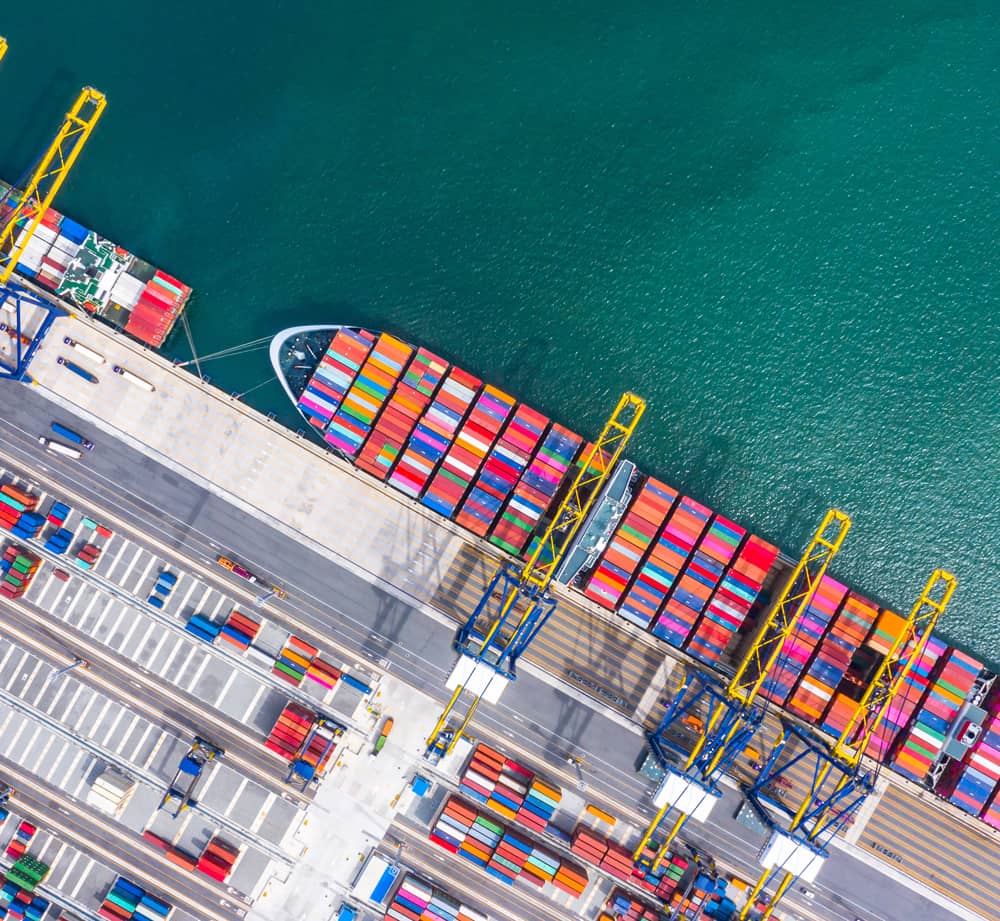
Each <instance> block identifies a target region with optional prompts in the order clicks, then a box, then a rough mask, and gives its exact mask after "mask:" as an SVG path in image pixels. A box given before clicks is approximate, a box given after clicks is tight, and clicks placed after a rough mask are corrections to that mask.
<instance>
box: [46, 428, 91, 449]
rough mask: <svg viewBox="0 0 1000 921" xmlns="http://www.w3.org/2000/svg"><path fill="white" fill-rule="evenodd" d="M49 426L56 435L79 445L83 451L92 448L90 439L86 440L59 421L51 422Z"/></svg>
mask: <svg viewBox="0 0 1000 921" xmlns="http://www.w3.org/2000/svg"><path fill="white" fill-rule="evenodd" d="M51 428H52V431H53V432H55V433H56V434H57V435H59V436H61V437H62V438H65V439H66V440H67V441H72V442H73V444H78V445H80V447H81V448H83V449H84V450H85V451H92V450H93V449H94V443H93V442H92V441H87V439H86V438H84V437H83V435H80V434H79V433H77V432H74V431H73V430H72V429H68V428H66V426H65V425H63V424H62V423H61V422H53V423H52V426H51Z"/></svg>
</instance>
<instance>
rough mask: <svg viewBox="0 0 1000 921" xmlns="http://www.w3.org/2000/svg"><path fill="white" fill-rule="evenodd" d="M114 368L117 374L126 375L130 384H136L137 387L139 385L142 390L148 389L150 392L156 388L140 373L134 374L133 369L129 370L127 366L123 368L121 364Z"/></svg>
mask: <svg viewBox="0 0 1000 921" xmlns="http://www.w3.org/2000/svg"><path fill="white" fill-rule="evenodd" d="M112 370H113V371H114V372H115V374H118V375H120V376H121V377H124V378H125V380H127V381H128V382H129V383H130V384H134V385H135V386H136V387H139V388H141V389H142V390H148V391H149V392H150V393H152V392H153V391H154V390H156V388H155V387H154V386H153V385H152V384H151V383H150V382H149V381H147V380H146V379H145V378H142V377H139V375H138V374H133V373H132V372H131V371H129V370H128V369H127V368H123V367H122V366H121V365H115V366H114V368H112Z"/></svg>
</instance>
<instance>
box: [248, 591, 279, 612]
mask: <svg viewBox="0 0 1000 921" xmlns="http://www.w3.org/2000/svg"><path fill="white" fill-rule="evenodd" d="M277 594H278V593H277V592H276V591H275V590H274V589H273V588H272V589H271V590H270V591H268V592H267V594H265V595H258V596H257V597H256V598H254V600H253V605H254V607H255V608H262V607H264V605H265V604H267V603H268V602H269V601H270V600H271V599H272V598H273V597H274V596H275V595H277Z"/></svg>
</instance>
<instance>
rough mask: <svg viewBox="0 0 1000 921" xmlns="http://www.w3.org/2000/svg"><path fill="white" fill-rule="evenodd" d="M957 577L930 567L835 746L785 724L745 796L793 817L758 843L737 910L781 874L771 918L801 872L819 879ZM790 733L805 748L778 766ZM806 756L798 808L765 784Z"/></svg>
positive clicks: (862, 794) (866, 788)
mask: <svg viewBox="0 0 1000 921" xmlns="http://www.w3.org/2000/svg"><path fill="white" fill-rule="evenodd" d="M955 584H956V581H955V577H954V576H953V575H952V574H951V573H949V572H945V571H944V570H943V569H936V570H935V571H934V572H933V573H932V574H931V576H930V578H929V579H928V580H927V584H926V585H925V586H924V590H923V592H921V594H920V597H919V598H918V599H917V602H916V604H915V605H914V606H913V609H912V610H911V611H910V614H909V617H907V619H906V623H905V625H904V627H903V629H902V631H900V635H899V636H898V637H896V638H895V639H894V640H893V642H892V645H891V646H890V648H889V651H888V652H887V653H886V656H885V658H884V659H883V660H882V663H881V665H880V666H879V668H878V669H877V671H876V673H875V676H874V677H873V679H872V681H871V683H870V684H869V685H868V687H867V688H866V690H865V692H864V694H863V695H862V696H861V699H860V700H859V701H858V702H857V705H856V707H855V709H854V711H853V713H852V715H851V717H850V719H849V720H848V723H847V725H846V726H845V727H844V729H843V731H842V732H841V733H840V736H839V737H838V739H837V741H836V742H834V743H833V745H832V746H831V745H828V744H826V743H825V742H823V741H822V740H821V739H820V738H819V737H817V736H815V735H814V734H813V733H811V732H807V731H806V730H804V729H802V728H801V727H799V726H787V727H786V729H785V731H784V732H783V733H782V735H781V736H780V737H779V739H778V741H777V743H776V745H775V748H774V750H773V751H772V752H771V755H770V757H769V759H768V761H767V763H766V764H765V765H764V768H763V770H762V771H761V774H760V775H759V777H758V778H757V780H756V781H755V782H754V784H753V786H752V787H751V788H750V790H749V791H748V796H749V797H750V798H751V799H752V801H753V802H754V805H755V806H757V808H758V809H759V810H760V811H761V812H762V813H763V814H768V810H769V809H770V810H776V811H777V812H779V813H784V814H785V815H786V817H789V818H790V822H789V823H788V828H787V830H783V829H781V828H778V827H775V828H774V829H773V830H772V832H771V836H770V837H769V839H768V841H767V843H766V844H765V846H764V848H763V849H762V850H761V853H760V855H759V856H760V862H761V864H762V865H763V867H764V870H763V872H762V873H761V875H760V877H759V879H758V880H757V883H756V885H755V886H754V888H753V890H752V891H751V893H750V896H749V898H748V900H747V905H746V907H745V908H744V909H743V912H742V913H741V914H740V918H741V919H746V918H749V917H750V915H751V911H752V910H753V905H754V904H755V903H756V901H757V899H758V897H759V896H760V894H761V892H763V891H764V888H765V887H766V886H767V885H768V883H769V882H770V881H771V880H772V879H773V878H779V882H778V886H777V888H776V889H775V892H774V895H773V896H772V897H771V899H770V900H769V903H768V907H767V909H766V910H765V911H764V913H763V914H762V915H761V916H760V918H761V919H762V921H766V919H767V918H770V916H771V913H772V911H773V910H774V908H775V906H777V904H778V902H779V901H780V900H781V898H782V896H783V895H784V894H785V893H786V892H787V891H788V888H789V886H791V885H792V883H793V882H794V881H795V880H796V879H797V878H799V877H800V876H801V877H803V878H805V879H807V880H808V881H812V880H813V879H815V877H816V875H817V874H818V873H819V870H820V869H821V868H822V865H823V862H824V861H825V859H826V857H827V852H826V850H825V847H824V844H825V842H826V841H829V840H830V839H831V838H832V837H833V835H835V834H836V833H837V832H838V831H839V830H840V829H841V828H842V827H843V826H844V825H845V824H846V823H847V822H848V821H849V820H850V819H851V817H852V816H853V815H854V813H855V812H856V811H857V810H858V809H859V808H860V806H861V804H862V803H863V802H864V800H865V798H866V797H867V796H868V794H869V793H870V792H871V791H872V789H874V776H873V774H872V773H870V772H865V771H864V770H863V768H862V758H863V756H864V754H865V752H866V751H867V749H868V745H869V743H870V742H871V741H872V740H873V739H874V738H875V734H876V733H877V732H878V730H879V727H880V725H881V723H882V719H883V717H884V716H885V713H886V711H887V710H888V709H889V707H890V706H891V705H892V702H893V700H894V698H895V697H896V695H897V694H898V693H900V691H901V690H902V688H903V685H904V682H905V681H906V677H907V675H908V674H909V671H910V668H911V667H912V666H913V664H914V663H915V662H918V661H919V660H920V657H921V655H922V654H923V651H924V647H925V646H926V645H927V641H928V640H929V639H930V636H931V631H932V630H933V629H934V627H935V625H936V624H937V622H938V619H939V618H940V616H941V615H942V614H943V613H944V610H945V608H946V607H947V606H948V602H949V601H950V600H951V596H952V594H953V592H954V591H955ZM789 737H792V738H797V739H799V740H801V741H802V742H803V743H804V751H803V752H802V753H800V754H798V755H797V756H796V757H794V758H792V759H791V760H789V761H788V762H787V763H784V764H782V765H781V766H780V767H779V766H778V761H779V758H780V756H781V754H782V750H783V748H784V747H785V745H786V744H787V742H788V740H789ZM806 758H813V759H815V761H814V767H813V775H812V781H811V787H810V790H809V791H808V794H807V795H806V797H805V799H804V800H803V802H802V805H801V806H800V807H799V808H798V810H796V811H794V812H793V811H792V810H791V809H790V808H788V807H787V806H785V805H784V804H783V803H782V802H781V801H780V799H777V798H774V797H771V796H769V795H768V791H769V790H770V789H772V788H773V787H774V784H775V780H778V779H779V778H780V777H781V776H782V775H783V774H784V773H786V772H788V771H790V770H791V769H792V768H793V767H794V766H795V764H796V763H799V762H801V761H802V760H804V759H806ZM833 772H836V774H835V777H836V779H835V780H832V783H831V784H829V785H827V781H828V780H831V773H833Z"/></svg>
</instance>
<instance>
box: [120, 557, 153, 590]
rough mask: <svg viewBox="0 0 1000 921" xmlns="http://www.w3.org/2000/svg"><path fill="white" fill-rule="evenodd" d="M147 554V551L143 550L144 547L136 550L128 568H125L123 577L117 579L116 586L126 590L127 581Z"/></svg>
mask: <svg viewBox="0 0 1000 921" xmlns="http://www.w3.org/2000/svg"><path fill="white" fill-rule="evenodd" d="M145 552H146V551H145V550H143V549H142V547H136V548H135V553H134V554H133V556H132V559H131V561H130V562H129V564H128V566H126V567H125V572H123V573H122V574H121V576H119V577H118V578H117V579H115V580H114V581H115V584H116V585H120V586H122V587H123V588H124V586H125V580H126V579H128V577H129V575H130V573H131V572H132V570H133V569H135V566H136V563H138V562H139V559H140V558H141V557H142V556H143V555H144V554H145Z"/></svg>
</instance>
